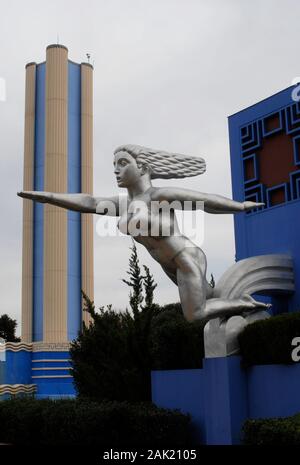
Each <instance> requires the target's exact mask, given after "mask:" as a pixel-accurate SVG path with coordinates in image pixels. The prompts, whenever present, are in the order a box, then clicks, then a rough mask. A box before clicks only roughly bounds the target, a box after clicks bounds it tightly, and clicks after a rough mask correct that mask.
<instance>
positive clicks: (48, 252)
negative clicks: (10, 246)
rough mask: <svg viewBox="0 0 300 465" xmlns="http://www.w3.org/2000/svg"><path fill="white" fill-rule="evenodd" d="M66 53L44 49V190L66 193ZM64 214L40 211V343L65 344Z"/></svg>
mask: <svg viewBox="0 0 300 465" xmlns="http://www.w3.org/2000/svg"><path fill="white" fill-rule="evenodd" d="M67 157H68V50H67V49H66V48H65V47H62V46H58V45H54V46H49V47H47V57H46V141H45V187H44V190H45V191H51V192H67V191H68V182H67V181H68V169H67V168H68V165H67V160H68V158H67ZM67 295H68V293H67V211H66V210H63V209H62V208H58V207H55V206H52V205H45V208H44V324H43V329H44V342H64V341H67Z"/></svg>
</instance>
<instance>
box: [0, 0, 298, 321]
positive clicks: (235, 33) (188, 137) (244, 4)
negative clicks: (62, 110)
mask: <svg viewBox="0 0 300 465" xmlns="http://www.w3.org/2000/svg"><path fill="white" fill-rule="evenodd" d="M0 6H1V10H0V11H1V14H0V44H1V46H0V78H2V79H4V80H5V82H6V101H0V122H1V126H0V128H1V129H0V131H1V137H0V148H1V151H0V154H1V170H0V208H1V229H0V253H1V262H0V291H1V293H0V295H1V304H0V314H2V313H9V314H10V315H11V316H12V317H14V318H17V319H18V321H20V316H21V251H22V243H21V238H22V200H21V199H20V198H18V197H17V196H16V192H17V191H18V190H20V189H21V188H22V176H23V172H22V170H23V130H24V80H25V71H24V66H25V64H26V63H27V62H29V61H36V62H40V61H44V60H45V48H46V46H47V45H49V44H51V43H55V42H57V40H59V42H60V43H62V44H64V45H66V46H67V47H68V49H69V58H70V59H71V60H73V61H77V62H81V61H86V53H90V54H91V57H92V58H91V62H92V63H94V68H95V71H94V132H95V135H94V192H95V194H96V195H104V196H106V195H110V194H112V193H114V192H116V191H117V186H116V182H115V179H114V175H113V169H112V153H113V150H114V148H115V147H116V146H118V145H120V144H123V143H136V144H141V145H146V146H150V147H154V148H161V149H165V150H169V151H176V152H179V153H184V154H190V155H195V156H202V157H204V158H205V159H206V161H207V172H206V174H204V175H203V176H201V177H196V178H193V179H185V180H180V181H176V183H177V185H180V186H183V187H186V188H192V189H197V190H200V191H204V192H213V193H219V194H222V195H226V196H231V181H230V158H229V145H228V130H227V117H228V116H229V115H231V114H233V113H235V112H237V111H239V110H241V109H243V108H245V107H247V106H249V105H251V104H253V103H255V102H257V101H259V100H261V99H263V98H265V97H267V96H269V95H272V94H273V93H275V92H278V91H279V90H281V89H283V88H285V87H288V86H290V85H291V82H292V80H293V78H295V77H296V76H299V75H300V65H299V35H300V32H299V18H300V3H299V2H298V0H285V1H284V2H283V1H282V0H252V1H251V2H249V1H248V0H151V1H149V0H109V1H108V0H87V1H85V2H83V1H82V0H81V1H78V0H59V1H58V0H52V1H51V2H48V1H47V2H46V1H45V0H27V1H26V2H24V1H21V0H18V1H17V0H10V1H9V2H8V1H4V0H0ZM168 183H169V184H172V185H174V181H168V182H166V181H163V180H157V181H156V182H155V183H154V184H155V185H162V184H164V185H166V184H168ZM96 220H97V218H95V222H96ZM95 231H96V228H95ZM129 246H130V239H129V238H128V237H125V236H123V237H117V238H109V237H107V238H103V237H102V238H100V237H99V236H97V235H96V234H95V301H96V304H97V306H100V305H106V304H110V303H111V304H113V306H114V307H116V308H120V309H121V308H124V307H125V306H126V304H127V302H128V289H127V287H126V286H125V285H124V284H122V282H121V279H122V277H125V274H126V269H127V266H128V258H129V253H130V251H129V248H128V247H129ZM203 249H204V251H205V253H206V254H207V258H208V274H210V273H211V272H212V273H213V274H214V276H215V278H218V277H220V275H221V274H222V273H223V272H224V271H225V269H226V268H227V267H228V266H230V265H231V264H232V262H233V261H234V236H233V221H232V217H230V216H218V215H216V216H213V215H206V216H205V222H204V243H203ZM138 252H139V257H140V260H141V262H142V263H144V264H147V265H148V266H149V267H150V269H151V271H152V272H153V274H154V276H155V279H156V281H157V282H158V284H159V286H158V289H157V292H156V300H157V301H158V302H159V303H167V302H172V301H173V302H174V301H177V300H178V294H177V288H176V287H175V285H174V284H173V283H172V282H171V281H169V279H168V278H167V277H165V276H164V274H163V272H162V271H161V269H160V267H159V265H158V264H157V263H155V262H153V260H152V259H151V257H150V256H149V257H148V255H147V251H146V250H143V248H142V247H138Z"/></svg>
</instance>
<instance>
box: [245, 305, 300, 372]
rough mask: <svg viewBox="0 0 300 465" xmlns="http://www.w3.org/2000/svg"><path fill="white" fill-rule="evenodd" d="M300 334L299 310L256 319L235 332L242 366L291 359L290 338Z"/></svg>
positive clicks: (282, 362) (288, 362) (290, 360)
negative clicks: (239, 331) (237, 333)
mask: <svg viewBox="0 0 300 465" xmlns="http://www.w3.org/2000/svg"><path fill="white" fill-rule="evenodd" d="M297 336H298V337H299V336H300V312H297V313H285V314H282V315H278V316H274V317H271V318H268V319H267V320H262V321H256V322H254V323H252V324H250V325H248V326H246V327H245V329H244V330H243V331H242V333H241V334H240V335H239V344H240V349H241V356H242V360H243V365H244V366H250V365H272V364H291V363H294V362H293V360H292V357H291V353H292V350H293V347H292V344H291V343H292V340H293V338H294V337H297Z"/></svg>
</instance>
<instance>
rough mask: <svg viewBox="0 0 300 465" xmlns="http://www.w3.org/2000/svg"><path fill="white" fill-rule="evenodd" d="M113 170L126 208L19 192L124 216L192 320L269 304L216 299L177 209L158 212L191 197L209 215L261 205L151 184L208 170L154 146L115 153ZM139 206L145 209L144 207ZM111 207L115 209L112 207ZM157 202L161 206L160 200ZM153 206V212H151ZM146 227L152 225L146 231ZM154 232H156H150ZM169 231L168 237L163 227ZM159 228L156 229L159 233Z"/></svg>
mask: <svg viewBox="0 0 300 465" xmlns="http://www.w3.org/2000/svg"><path fill="white" fill-rule="evenodd" d="M114 172H115V175H116V179H117V184H118V186H119V187H122V188H126V189H127V192H128V196H127V201H126V208H125V209H123V210H122V209H121V208H120V202H119V196H118V195H117V196H115V197H107V198H103V197H94V196H92V195H89V194H80V193H78V194H67V193H66V194H64V193H50V192H28V191H25V192H19V193H18V195H19V196H20V197H23V198H25V199H32V200H34V201H37V202H43V203H50V204H53V205H57V206H59V207H62V208H66V209H69V210H75V211H79V212H82V213H96V214H108V215H109V214H113V215H116V216H119V217H120V220H119V223H118V225H119V229H120V230H121V231H122V232H125V233H129V234H132V235H133V238H134V240H136V241H137V242H139V243H140V244H143V245H144V246H145V247H146V248H147V250H148V251H149V253H150V254H151V255H152V257H153V258H154V259H155V260H156V261H158V262H159V263H160V265H161V266H162V268H163V270H164V271H165V272H166V274H167V275H168V276H169V278H170V279H171V280H172V281H173V282H174V283H175V284H176V285H177V286H178V289H179V295H180V300H181V305H182V309H183V312H184V315H185V318H186V319H187V320H188V321H193V320H195V319H198V320H203V321H209V320H211V319H215V318H218V317H226V318H229V317H230V316H232V315H239V314H242V313H244V312H252V311H253V310H258V309H262V308H268V307H269V305H268V304H265V303H262V302H258V301H256V300H254V299H253V298H252V297H251V296H250V295H249V294H248V293H244V294H242V295H240V296H238V297H234V298H223V297H221V296H220V297H214V291H213V288H212V287H211V286H210V285H209V283H208V282H207V280H206V257H205V254H204V252H203V251H202V250H201V249H200V248H199V247H197V246H196V245H195V244H194V243H193V242H192V241H191V240H190V239H188V238H187V237H185V236H184V235H182V234H181V233H180V230H179V228H178V225H177V222H176V216H175V213H174V210H173V211H172V210H171V211H170V209H169V210H168V214H165V213H164V212H162V211H160V212H159V210H157V209H155V208H154V211H153V208H152V207H153V205H155V206H156V207H157V204H158V203H159V202H164V203H166V202H167V203H168V204H170V203H172V202H175V203H176V202H177V206H179V207H180V208H181V206H182V205H183V204H184V202H187V201H189V202H190V203H191V205H192V209H195V208H198V207H199V203H200V204H201V202H203V205H204V211H205V212H207V213H213V214H214V213H215V214H218V213H223V214H232V213H241V212H245V211H248V210H251V209H252V208H257V207H260V206H262V205H263V204H262V203H254V202H242V203H240V202H236V201H234V200H230V199H227V198H225V197H222V196H219V195H214V194H205V193H202V192H198V191H193V190H188V189H183V188H180V187H153V186H152V183H151V179H154V178H164V179H170V178H184V177H189V176H197V175H199V174H202V173H204V172H205V161H204V160H203V159H202V158H197V157H190V156H185V155H180V154H176V153H167V152H163V151H159V150H152V149H149V148H146V147H141V146H138V145H123V146H121V147H119V148H117V149H116V150H115V153H114ZM141 204H143V205H145V208H141ZM111 205H112V206H113V207H114V208H113V212H112V213H111V209H110V208H109V207H110V206H111ZM158 205H159V204H158ZM151 209H152V211H151ZM131 222H132V223H134V225H135V226H136V225H138V224H143V225H144V226H143V228H144V229H143V231H141V230H140V232H138V233H134V234H133V233H131V232H130V231H131V230H135V231H136V230H137V228H136V227H135V228H130V223H131ZM145 225H146V226H148V227H147V228H146V229H147V230H146V231H145ZM153 230H154V231H156V233H155V234H153V233H152V231H153ZM166 230H167V231H169V233H168V234H167V235H166V234H164V233H163V231H166ZM157 231H158V233H157Z"/></svg>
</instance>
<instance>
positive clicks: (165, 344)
mask: <svg viewBox="0 0 300 465" xmlns="http://www.w3.org/2000/svg"><path fill="white" fill-rule="evenodd" d="M203 327H204V324H203V323H200V322H198V321H195V322H193V323H189V322H187V321H186V319H185V318H184V316H183V312H182V308H181V305H180V303H176V304H168V305H165V306H164V307H161V309H160V312H159V313H158V314H157V316H156V317H155V318H154V319H153V322H152V330H151V356H152V369H153V370H176V369H191V368H201V367H202V359H203V357H204V341H203Z"/></svg>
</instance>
